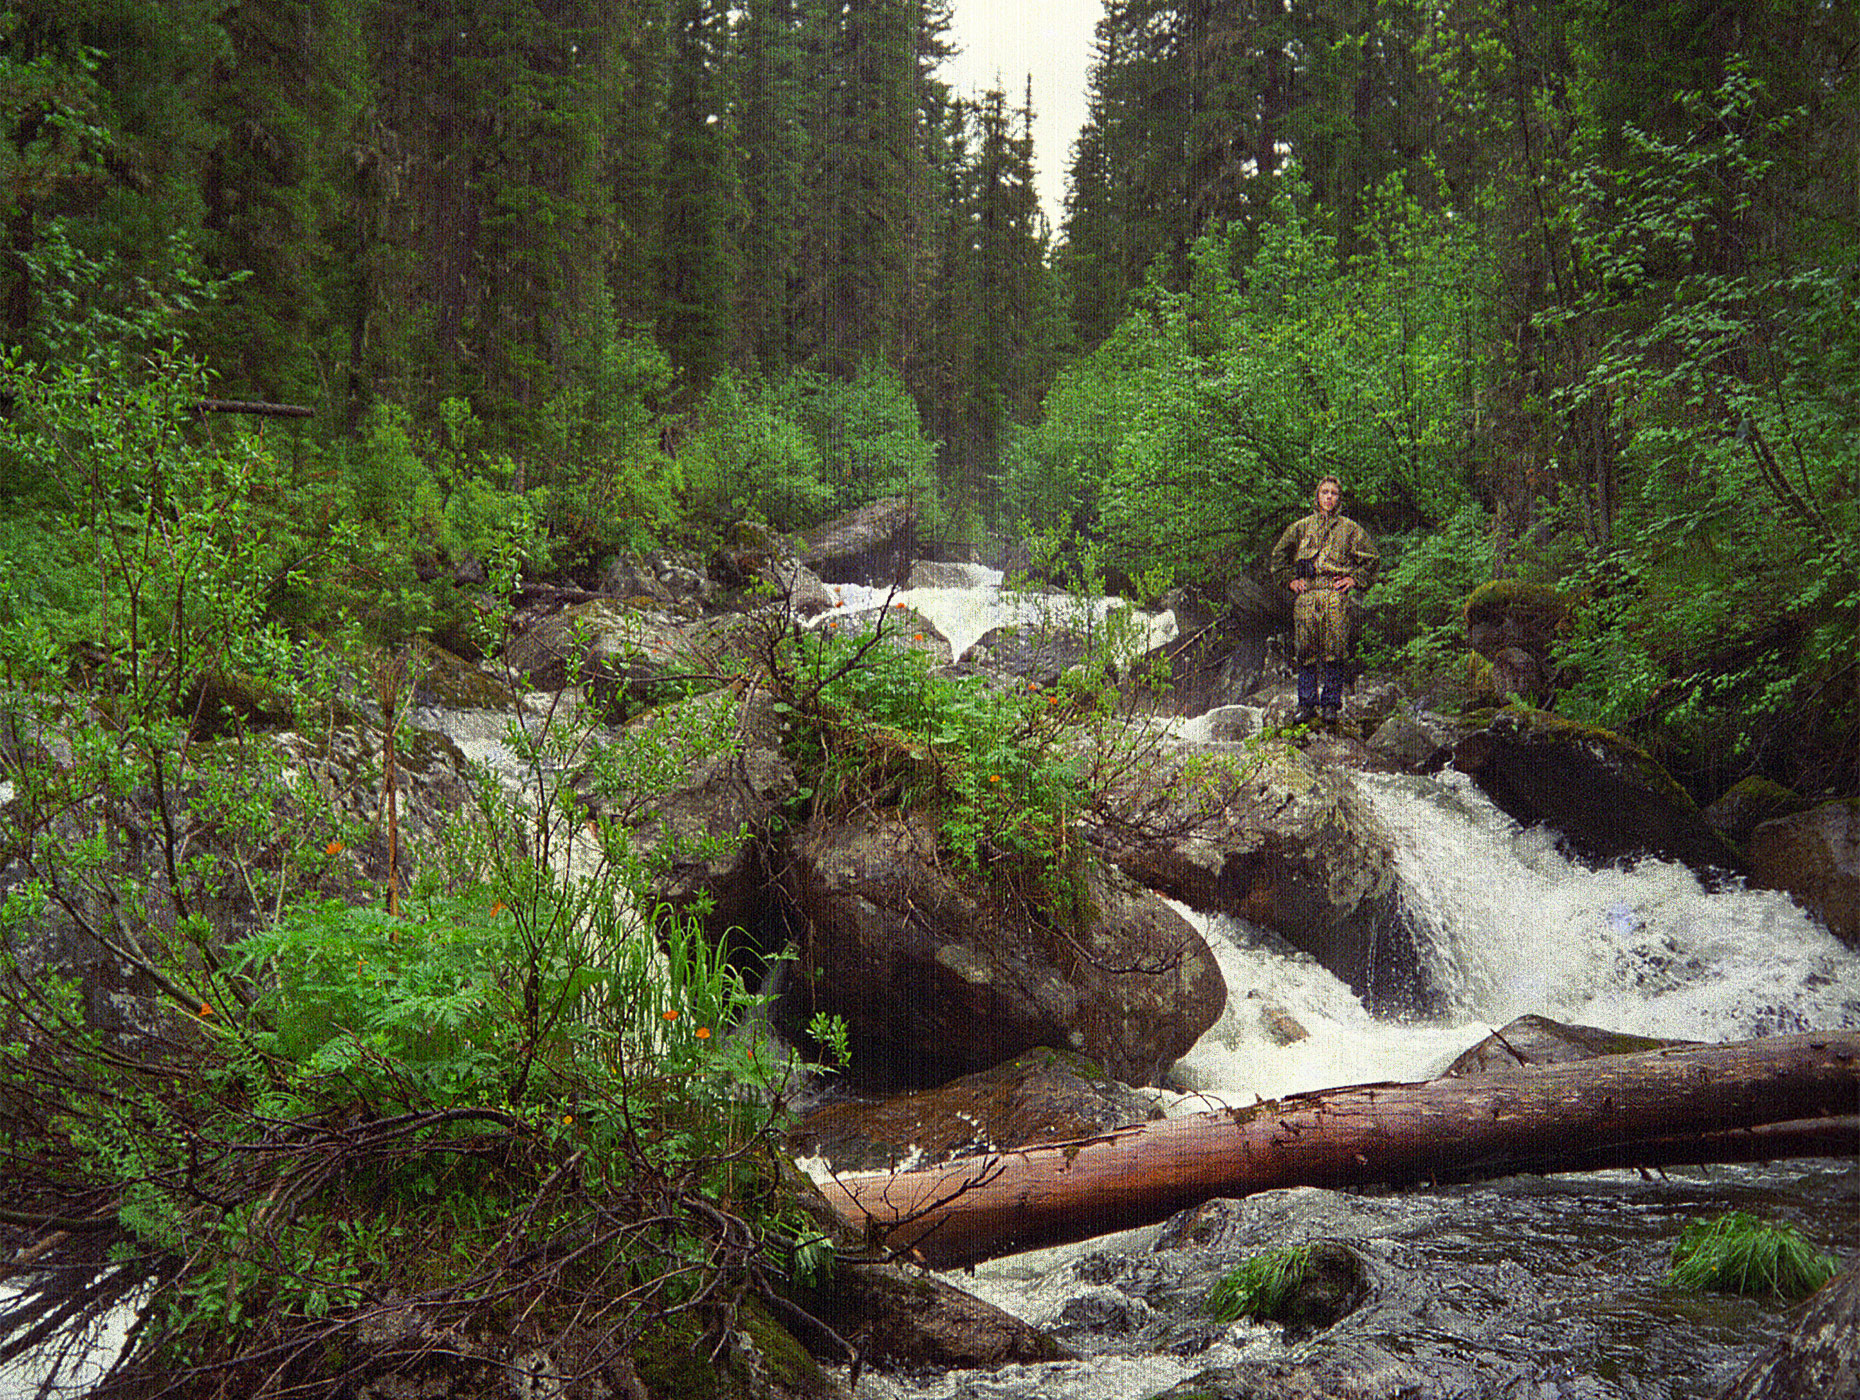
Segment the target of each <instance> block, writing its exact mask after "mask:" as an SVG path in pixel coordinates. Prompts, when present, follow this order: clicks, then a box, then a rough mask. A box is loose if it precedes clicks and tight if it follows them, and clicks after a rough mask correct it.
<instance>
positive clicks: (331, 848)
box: [323, 841, 342, 856]
mask: <svg viewBox="0 0 1860 1400" xmlns="http://www.w3.org/2000/svg"><path fill="white" fill-rule="evenodd" d="M323 854H325V855H330V856H339V855H341V854H342V842H340V841H331V842H330V843H329V844H328V845H327V846H325V847H324V848H323Z"/></svg>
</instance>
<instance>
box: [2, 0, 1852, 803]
mask: <svg viewBox="0 0 1860 1400" xmlns="http://www.w3.org/2000/svg"><path fill="white" fill-rule="evenodd" d="M947 26H948V16H947V11H946V9H945V8H944V7H943V5H942V4H940V3H939V0H836V2H835V3H829V2H828V0H752V2H751V3H745V4H741V5H727V4H724V3H721V0H617V3H607V4H601V5H593V4H582V3H576V2H575V0H551V2H550V3H531V2H530V0H494V2H493V0H486V2H485V3H476V2H473V3H458V4H434V5H417V6H416V5H409V4H405V3H401V0H305V2H304V3H264V4H245V5H236V6H228V5H222V4H216V3H210V2H209V0H141V2H140V3H138V2H137V0H77V2H76V3H70V4H61V5H56V6H54V5H49V4H45V3H41V2H40V0H26V2H25V3H22V4H16V5H14V6H11V7H9V9H8V11H7V13H6V14H5V16H4V17H3V18H0V108H3V110H4V117H5V123H6V127H5V130H6V140H5V141H4V142H0V162H4V169H3V170H0V206H3V207H4V221H5V229H6V256H5V261H4V264H3V265H0V307H3V308H4V310H3V312H0V315H3V317H4V329H3V331H0V334H3V335H4V339H5V342H6V344H7V345H8V346H9V347H10V349H11V351H12V353H13V354H14V356H15V357H16V359H18V360H19V361H21V362H31V363H38V364H54V365H55V364H60V363H65V364H69V363H72V362H74V361H75V360H76V359H77V358H80V357H81V354H83V353H89V352H81V351H80V350H79V348H78V347H79V346H80V345H81V344H87V345H89V346H91V347H92V348H93V349H95V348H96V347H103V348H104V349H106V350H108V351H109V352H111V353H114V354H116V355H117V356H119V364H118V371H120V373H121V374H123V375H126V376H128V377H130V378H134V377H135V376H136V375H138V374H143V375H146V374H147V372H148V368H147V367H148V366H149V365H150V364H152V363H153V361H152V360H150V359H149V358H147V355H148V352H149V351H151V350H152V349H153V348H154V347H155V346H156V345H167V344H170V343H173V341H174V338H176V337H179V339H180V343H181V344H183V345H184V347H185V350H186V353H187V355H188V356H189V357H190V358H191V360H192V361H193V362H195V363H197V364H198V365H199V366H201V367H202V368H203V370H204V372H205V374H207V375H208V376H209V377H210V382H211V385H212V389H211V392H213V393H217V394H224V395H225V396H227V397H232V398H239V399H257V400H269V401H277V402H287V403H292V404H299V405H304V406H307V407H309V408H311V409H312V410H313V411H314V416H313V418H312V419H311V420H310V421H309V422H308V424H306V425H303V426H300V427H296V428H294V429H291V430H290V431H291V433H292V435H291V436H290V439H289V444H288V447H285V448H281V449H279V450H278V452H277V456H278V460H279V462H280V463H281V466H280V469H279V470H278V472H277V473H276V474H275V476H274V477H273V478H272V479H269V480H267V482H266V483H265V500H264V502H263V505H264V507H265V509H266V511H267V512H268V520H269V524H268V531H269V533H268V535H267V538H268V539H270V540H272V541H273V543H272V545H271V546H270V549H271V555H272V559H273V563H274V565H275V568H276V572H277V576H278V579H279V586H278V587H277V588H275V589H274V590H273V591H272V593H271V595H270V598H269V606H270V608H271V610H272V613H273V615H274V617H275V618H276V619H278V620H281V621H282V622H283V623H284V624H285V625H287V626H290V627H296V628H316V627H321V626H326V625H329V624H330V623H331V622H332V621H333V620H334V619H335V618H337V617H338V616H341V615H344V610H345V609H347V610H348V615H351V616H353V615H358V614H359V615H365V616H366V618H367V619H368V625H370V626H372V627H374V628H376V629H377V630H379V631H382V632H384V633H391V632H395V631H407V630H420V629H427V630H434V629H437V630H438V631H440V632H442V633H443V632H445V631H447V630H448V627H447V619H446V617H445V612H446V609H447V608H448V607H452V606H455V605H454V604H451V603H449V602H448V601H447V599H446V597H445V590H444V588H443V587H442V586H440V583H436V582H435V580H440V581H441V583H443V581H444V578H445V577H446V576H447V575H448V571H449V567H450V566H451V565H453V564H455V563H457V562H458V561H460V560H462V559H465V558H467V557H470V556H473V555H474V554H481V553H483V552H485V550H486V549H487V548H488V547H489V537H490V535H491V534H493V533H496V532H498V531H507V530H508V529H509V527H510V522H511V521H512V520H521V521H525V522H529V523H530V524H531V525H533V527H534V533H535V538H536V541H537V542H539V543H546V545H547V562H546V563H545V562H544V560H543V555H542V554H541V553H537V554H534V555H533V557H532V558H531V562H530V565H529V572H530V573H531V575H532V576H534V575H536V574H539V573H542V572H545V571H554V572H555V573H557V574H569V575H580V576H583V577H592V576H593V575H594V574H596V573H598V571H599V569H600V568H601V566H602V564H603V563H604V562H605V561H606V560H608V559H610V558H611V557H612V556H613V555H614V554H615V553H616V552H617V551H620V550H623V549H629V548H634V549H636V548H641V547H645V546H648V545H672V544H681V545H686V546H690V547H695V548H699V549H702V548H705V547H707V545H708V544H709V543H710V542H711V541H713V540H714V539H715V538H716V535H717V532H718V531H719V530H720V529H721V528H722V527H724V526H727V525H728V524H729V523H731V522H733V521H735V520H737V519H740V518H743V517H745V516H748V517H758V518H761V519H763V520H766V521H767V522H768V523H770V524H772V525H774V526H777V527H778V528H783V529H790V528H795V527H798V526H801V525H804V524H808V523H813V522H817V521H819V520H820V519H823V518H825V517H826V516H827V515H828V514H830V513H832V512H835V511H838V510H841V509H844V508H847V507H850V506H853V505H856V504H858V503H860V502H861V501H863V500H866V499H870V498H873V497H876V496H878V495H883V494H887V493H894V492H898V491H906V492H909V493H911V494H912V495H913V496H915V497H916V499H917V501H918V504H919V509H920V512H921V519H922V520H923V521H924V522H925V532H926V534H927V535H928V536H929V537H930V538H931V539H932V540H934V541H936V542H937V543H938V544H941V545H944V546H948V547H953V548H956V549H964V548H966V547H967V546H970V545H977V546H981V545H984V544H985V543H986V541H987V539H988V538H990V537H1000V536H1004V535H1006V536H1015V535H1018V534H1019V533H1020V532H1021V531H1022V529H1023V527H1032V528H1034V529H1039V530H1060V531H1069V532H1077V533H1079V534H1080V535H1082V536H1083V537H1086V538H1089V539H1091V540H1093V541H1095V542H1096V543H1097V544H1098V545H1099V546H1101V548H1102V549H1103V551H1104V553H1105V557H1106V558H1107V559H1109V560H1110V561H1111V563H1112V564H1113V565H1114V566H1115V569H1116V570H1118V571H1120V573H1121V575H1122V576H1125V577H1136V576H1139V575H1141V574H1144V573H1146V572H1148V571H1151V570H1154V569H1156V568H1158V567H1161V568H1164V569H1167V570H1169V571H1171V572H1172V573H1173V575H1174V578H1175V580H1176V582H1177V583H1179V584H1182V585H1185V586H1188V587H1191V588H1195V589H1199V590H1201V591H1203V592H1204V593H1206V594H1208V595H1210V596H1214V597H1218V596H1219V594H1220V592H1221V590H1222V589H1223V588H1224V586H1225V585H1226V583H1227V582H1229V581H1230V580H1231V579H1232V578H1233V577H1234V576H1236V575H1237V574H1239V573H1241V572H1243V571H1244V570H1245V569H1247V568H1248V567H1250V566H1251V565H1253V564H1254V563H1255V562H1256V561H1257V560H1258V558H1259V557H1260V555H1261V553H1262V551H1263V549H1264V547H1265V545H1266V544H1267V543H1269V541H1270V538H1271V536H1272V534H1273V533H1274V532H1275V531H1276V529H1277V528H1278V527H1279V526H1280V525H1282V524H1283V523H1284V521H1286V520H1287V519H1289V518H1290V517H1291V516H1292V515H1294V514H1295V513H1297V512H1299V511H1301V510H1302V509H1303V508H1304V505H1305V503H1306V502H1307V501H1308V499H1309V494H1310V486H1311V482H1312V481H1313V480H1314V479H1315V478H1316V477H1317V476H1318V475H1320V474H1322V473H1324V472H1333V471H1334V472H1336V473H1338V474H1339V475H1341V476H1343V477H1344V478H1345V480H1346V482H1347V483H1348V485H1349V489H1350V500H1351V507H1350V508H1351V509H1352V510H1353V511H1354V512H1355V513H1356V514H1357V515H1359V516H1360V517H1362V518H1363V519H1365V520H1366V521H1367V522H1368V523H1369V524H1370V525H1372V527H1374V528H1375V529H1376V530H1377V531H1378V533H1379V534H1380V535H1381V536H1382V537H1383V538H1384V540H1385V543H1386V545H1387V553H1388V556H1389V558H1390V561H1391V567H1390V569H1389V571H1388V574H1389V583H1388V585H1387V586H1386V587H1385V588H1384V589H1383V590H1382V591H1381V593H1382V600H1383V601H1382V603H1381V606H1380V608H1379V613H1378V622H1379V636H1380V639H1381V640H1380V643H1379V645H1380V646H1381V647H1382V649H1383V652H1382V658H1381V659H1383V660H1384V661H1386V662H1387V663H1388V664H1391V665H1399V666H1401V667H1403V668H1405V669H1406V670H1407V671H1408V673H1409V676H1410V679H1411V680H1412V681H1413V682H1414V683H1415V687H1416V690H1417V692H1418V693H1420V694H1422V695H1439V696H1442V697H1449V696H1450V695H1451V694H1452V690H1453V685H1454V675H1453V671H1452V665H1453V661H1452V658H1453V654H1454V650H1455V647H1454V643H1453V640H1452V638H1453V634H1454V629H1455V627H1456V626H1457V609H1458V607H1459V605H1460V603H1461V602H1462V601H1463V599H1464V598H1465V596H1466V594H1467V593H1468V592H1469V591H1470V590H1471V589H1472V588H1473V587H1474V586H1476V585H1478V584H1480V583H1481V582H1483V581H1486V580H1490V579H1493V578H1499V577H1507V578H1519V579H1522V580H1524V581H1527V582H1530V583H1533V584H1543V585H1547V586H1551V587H1554V588H1556V589H1558V590H1561V591H1562V592H1563V594H1564V595H1565V596H1566V597H1567V598H1568V599H1569V600H1570V601H1571V602H1572V603H1573V604H1574V609H1575V610H1574V613H1573V620H1572V622H1571V623H1570V625H1569V626H1568V627H1567V628H1566V630H1565V632H1564V635H1563V636H1562V638H1561V648H1562V661H1563V670H1562V673H1561V681H1562V687H1561V695H1560V698H1559V700H1558V705H1559V707H1560V708H1562V709H1564V710H1566V711H1567V712H1570V713H1572V714H1575V715H1577V716H1579V717H1581V718H1585V719H1590V720H1595V721H1598V722H1601V723H1605V724H1608V725H1610V726H1613V727H1616V728H1619V729H1622V730H1624V731H1626V732H1629V733H1630V734H1632V735H1634V736H1635V737H1637V738H1639V739H1641V740H1643V741H1644V742H1647V743H1648V744H1649V745H1650V746H1651V747H1653V748H1654V749H1655V750H1656V751H1657V752H1659V753H1660V754H1661V756H1662V757H1663V758H1666V759H1667V760H1668V761H1669V762H1670V763H1672V764H1673V766H1674V768H1675V771H1677V772H1678V773H1679V774H1680V776H1681V777H1682V779H1683V780H1684V781H1686V782H1687V783H1688V784H1689V785H1691V786H1692V787H1693V789H1694V790H1695V792H1697V793H1698V794H1699V795H1700V796H1705V797H1709V796H1711V795H1713V794H1715V793H1716V792H1717V791H1721V790H1722V789H1723V788H1724V787H1726V786H1728V785H1729V784H1730V783H1731V782H1732V781H1734V780H1736V779H1737V778H1739V777H1743V776H1747V775H1751V774H1760V775H1764V776H1767V777H1770V778H1774V779H1776V780H1779V781H1782V782H1785V783H1788V784H1792V785H1794V786H1796V787H1798V788H1801V789H1803V790H1805V791H1811V792H1821V791H1840V792H1852V791H1854V790H1855V789H1856V788H1857V787H1860V767H1857V765H1860V698H1857V697H1860V688H1857V686H1860V677H1857V675H1856V669H1855V662H1854V659H1853V642H1854V637H1855V612H1856V608H1857V607H1860V579H1857V578H1856V573H1855V564H1856V561H1855V548H1856V546H1855V539H1856V535H1857V533H1860V532H1857V531H1856V514H1855V513H1856V501H1855V491H1856V462H1855V459H1856V453H1857V452H1860V320H1857V319H1856V317H1855V316H1854V314H1853V309H1854V297H1855V293H1856V290H1857V287H1860V281H1857V279H1860V249H1857V246H1856V238H1857V237H1860V234H1857V230H1860V80H1857V79H1856V68H1857V67H1860V18H1857V17H1856V15H1855V14H1854V12H1853V10H1852V7H1851V6H1847V5H1844V4H1839V3H1834V0H1762V3H1755V4H1731V3H1712V2H1711V0H1678V2H1677V3H1666V4H1657V5H1653V6H1651V7H1650V6H1647V5H1643V4H1639V3H1627V0H1540V2H1539V3H1531V4H1498V3H1495V0H1456V2H1455V3H1448V4H1410V3H1400V2H1399V0H1396V2H1394V3H1369V0H1334V3H1317V2H1315V0H1314V2H1313V3H1299V4H1296V5H1287V4H1282V3H1257V0H1235V2H1233V3H1215V0H1206V2H1205V3H1193V4H1175V5H1172V4H1161V3H1154V2H1153V0H1140V2H1139V3H1125V0H1112V3H1110V4H1108V5H1107V6H1106V8H1105V13H1104V17H1103V19H1102V21H1101V23H1100V24H1099V27H1098V33H1097V43H1096V57H1095V63H1094V67H1093V70H1092V76H1091V94H1090V96H1091V105H1090V120H1089V121H1088V123H1087V125H1086V127H1085V128H1084V130H1083V131H1082V132H1081V133H1080V135H1079V138H1078V141H1077V142H1076V144H1075V146H1074V148H1073V155H1072V168H1071V172H1070V184H1069V194H1068V199H1067V204H1066V211H1065V217H1064V222H1063V225H1062V227H1060V228H1059V229H1057V230H1053V229H1049V228H1047V227H1046V226H1045V222H1044V220H1043V218H1042V216H1041V214H1040V212H1039V208H1038V205H1037V202H1036V199H1035V195H1034V190H1033V183H1032V176H1033V170H1032V143H1031V133H1032V130H1033V126H1034V123H1035V122H1036V121H1037V120H1038V114H1037V113H1035V112H1034V111H1032V110H1031V108H1030V104H1029V102H1028V101H1027V100H1026V99H1025V98H1017V97H1015V96H1014V95H1013V94H1011V93H1002V92H993V93H989V94H986V95H985V96H983V97H981V98H980V99H979V100H965V99H958V98H957V97H955V96H953V95H952V94H951V92H950V91H949V89H948V88H947V86H946V85H945V83H944V81H943V80H942V77H941V76H940V75H941V73H942V65H943V62H944V60H945V58H946V57H947V45H946V33H947ZM212 431H214V432H216V433H219V434H222V435H226V434H230V433H233V432H237V431H241V430H240V429H235V428H233V427H230V426H228V424H227V423H226V421H225V420H220V421H218V422H216V423H215V424H214V425H213V428H212ZM266 431H269V432H270V433H271V434H272V435H273V440H274V443H276V442H278V441H279V440H280V439H279V435H280V434H281V433H282V432H284V431H285V430H284V429H283V428H281V427H280V426H279V425H278V424H276V423H273V424H271V425H270V426H269V427H268V428H267V429H266ZM0 494H3V495H4V497H5V502H4V504H5V518H4V524H3V525H0V555H4V557H5V558H6V560H7V566H6V569H5V577H6V580H7V583H6V588H7V592H8V595H9V596H8V602H7V607H8V608H9V609H10V610H12V611H13V612H14V613H15V614H17V613H18V612H19V611H20V610H34V611H36V612H37V613H38V614H40V615H43V616H47V617H53V618H64V619H65V620H66V626H67V630H68V631H69V630H76V631H80V632H81V631H82V624H81V622H80V621H78V619H80V618H81V617H82V615H83V614H84V613H85V611H86V606H87V605H86V603H85V601H84V599H83V598H82V597H81V596H80V592H81V585H80V584H79V582H78V580H77V579H76V577H75V576H73V575H71V574H70V573H63V574H61V572H60V570H59V569H58V568H56V567H52V566H48V564H47V563H46V561H48V560H55V559H56V558H57V557H58V551H57V549H56V548H55V547H54V546H52V545H51V544H50V541H52V540H53V539H54V537H55V536H56V534H57V531H58V528H59V526H58V523H57V519H56V508H55V502H53V501H52V500H51V498H50V495H49V494H48V489H47V482H46V481H45V480H44V479H43V477H42V476H38V475H35V474H34V472H32V471H30V470H26V469H23V468H22V469H20V470H9V472H8V473H7V475H6V479H5V480H4V481H3V482H0ZM336 520H341V521H346V522H348V523H349V524H351V525H352V526H354V527H356V531H355V533H354V534H352V535H344V536H342V537H341V539H340V541H339V542H337V541H336V537H335V536H333V535H332V534H331V532H330V529H329V524H330V522H332V521H336ZM311 560H314V565H313V566H312V567H307V568H306V567H303V565H304V564H305V562H306V561H311ZM287 576H289V578H290V579H292V580H294V581H289V582H287V581H286V579H287Z"/></svg>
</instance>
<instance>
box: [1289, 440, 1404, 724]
mask: <svg viewBox="0 0 1860 1400" xmlns="http://www.w3.org/2000/svg"><path fill="white" fill-rule="evenodd" d="M1342 500H1343V483H1342V482H1341V481H1339V480H1337V478H1336V477H1334V476H1327V477H1325V478H1324V479H1323V480H1322V481H1320V482H1318V484H1317V498H1316V504H1317V509H1316V510H1315V511H1314V512H1313V513H1312V514H1310V515H1307V516H1306V517H1305V518H1304V519H1302V520H1297V521H1294V522H1292V523H1291V524H1290V525H1288V526H1286V527H1285V533H1284V534H1282V535H1280V536H1279V542H1278V543H1277V544H1275V545H1274V546H1273V547H1272V557H1271V564H1272V581H1273V582H1274V583H1275V584H1277V585H1278V586H1279V587H1280V588H1289V589H1291V591H1292V593H1293V595H1294V596H1293V598H1292V648H1293V654H1294V656H1295V657H1296V659H1297V664H1298V714H1297V717H1296V720H1295V722H1296V723H1298V724H1309V723H1310V722H1311V720H1312V719H1313V718H1314V717H1321V718H1322V719H1323V720H1324V721H1325V722H1326V723H1327V724H1334V723H1335V722H1336V720H1337V717H1338V715H1340V714H1341V713H1342V711H1343V678H1344V664H1345V662H1346V661H1347V660H1348V659H1349V655H1350V611H1349V595H1350V593H1351V592H1352V591H1354V590H1356V589H1361V588H1367V587H1369V585H1370V584H1371V583H1373V582H1374V581H1375V576H1376V565H1377V563H1379V562H1380V557H1381V556H1379V555H1378V554H1377V553H1376V542H1375V541H1374V540H1373V539H1371V538H1370V537H1369V531H1367V530H1365V529H1364V528H1363V527H1362V526H1361V525H1358V524H1357V523H1356V522H1355V521H1354V520H1352V519H1350V518H1349V517H1348V516H1346V515H1341V514H1339V513H1338V510H1337V507H1338V505H1339V504H1340V503H1341V502H1342Z"/></svg>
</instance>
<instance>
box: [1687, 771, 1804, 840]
mask: <svg viewBox="0 0 1860 1400" xmlns="http://www.w3.org/2000/svg"><path fill="white" fill-rule="evenodd" d="M1814 805H1815V804H1814V801H1813V799H1811V798H1807V797H1803V796H1802V795H1801V794H1800V793H1799V792H1797V791H1796V790H1795V789H1794V788H1791V787H1785V786H1784V785H1783V784H1781V783H1778V782H1775V781H1773V780H1771V779H1769V778H1757V777H1751V778H1744V779H1741V780H1740V781H1738V782H1737V783H1735V784H1733V785H1732V786H1731V787H1730V788H1728V789H1726V790H1725V793H1724V795H1723V796H1722V797H1720V798H1719V799H1718V800H1717V801H1716V802H1714V803H1712V804H1711V806H1709V807H1707V808H1706V809H1705V810H1704V812H1702V813H1701V814H1700V815H1702V816H1703V817H1704V818H1705V820H1706V821H1708V822H1710V823H1711V825H1712V826H1713V827H1714V828H1715V829H1716V830H1718V831H1721V832H1723V833H1724V835H1725V837H1726V839H1728V840H1731V841H1740V842H1741V841H1748V840H1749V839H1750V835H1751V833H1752V832H1754V831H1755V830H1756V829H1757V828H1758V827H1759V826H1760V825H1762V824H1763V823H1764V822H1767V821H1773V820H1775V819H1776V818H1777V817H1792V816H1794V815H1795V814H1796V813H1797V812H1805V811H1807V810H1808V809H1809V808H1810V807H1812V806H1814Z"/></svg>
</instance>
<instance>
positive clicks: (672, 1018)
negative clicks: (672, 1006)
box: [665, 1011, 678, 1021]
mask: <svg viewBox="0 0 1860 1400" xmlns="http://www.w3.org/2000/svg"><path fill="white" fill-rule="evenodd" d="M665 1019H666V1020H668V1021H676V1020H677V1019H678V1013H677V1012H676V1011H668V1012H666V1013H665Z"/></svg>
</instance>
